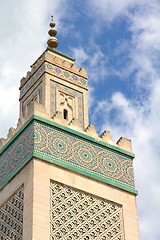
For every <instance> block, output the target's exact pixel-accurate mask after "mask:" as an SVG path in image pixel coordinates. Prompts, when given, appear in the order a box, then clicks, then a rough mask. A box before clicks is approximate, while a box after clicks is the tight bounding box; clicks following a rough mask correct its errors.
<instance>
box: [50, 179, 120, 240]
mask: <svg viewBox="0 0 160 240" xmlns="http://www.w3.org/2000/svg"><path fill="white" fill-rule="evenodd" d="M50 190H51V220H50V221H51V238H50V239H51V240H58V239H63V240H77V239H79V240H82V239H83V240H84V239H85V240H87V239H95V240H123V239H124V235H123V224H122V222H123V221H122V207H121V206H120V205H118V204H116V203H113V202H110V201H107V200H104V199H102V198H98V197H95V196H93V195H91V194H88V193H84V192H82V191H79V190H76V189H73V188H71V187H69V186H66V185H62V184H60V183H57V182H54V181H51V186H50Z"/></svg>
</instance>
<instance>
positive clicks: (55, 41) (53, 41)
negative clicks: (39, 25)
mask: <svg viewBox="0 0 160 240" xmlns="http://www.w3.org/2000/svg"><path fill="white" fill-rule="evenodd" d="M55 25H56V24H55V23H54V22H53V16H51V22H50V27H51V28H50V29H49V31H48V34H49V36H50V38H49V39H48V41H47V44H48V47H49V48H51V49H52V48H56V47H57V46H58V39H57V38H56V37H55V36H56V35H57V30H56V29H55V28H54V27H55Z"/></svg>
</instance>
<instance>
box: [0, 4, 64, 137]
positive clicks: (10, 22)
mask: <svg viewBox="0 0 160 240" xmlns="http://www.w3.org/2000/svg"><path fill="white" fill-rule="evenodd" d="M62 6H63V8H62ZM65 11H67V2H66V1H64V0H59V1H58V0H54V2H53V1H51V0H47V1H45V0H32V1H31V0H28V1H18V0H13V1H9V3H8V1H2V3H1V8H0V19H1V21H0V29H1V31H0V53H1V54H0V66H1V70H0V109H1V114H0V137H5V136H6V135H7V132H8V129H9V128H10V127H12V126H13V127H15V126H16V123H17V120H18V117H19V116H18V97H19V90H18V87H19V82H20V79H21V78H22V77H24V76H25V75H26V73H27V71H29V70H30V67H29V66H30V65H31V64H32V63H33V62H34V61H35V59H37V58H38V57H39V56H40V55H41V53H42V52H43V51H44V50H45V48H46V44H45V43H46V42H47V38H48V33H47V32H48V28H49V21H50V15H54V16H56V22H57V25H58V26H57V27H59V28H61V18H62V16H63V17H64V16H65ZM33 23H34V24H33ZM4 99H5V100H4ZM13 109H14V110H13Z"/></svg>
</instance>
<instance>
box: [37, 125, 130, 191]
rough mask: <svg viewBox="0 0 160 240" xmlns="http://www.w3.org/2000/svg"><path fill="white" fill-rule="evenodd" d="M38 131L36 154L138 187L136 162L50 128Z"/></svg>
mask: <svg viewBox="0 0 160 240" xmlns="http://www.w3.org/2000/svg"><path fill="white" fill-rule="evenodd" d="M34 128H35V130H34V133H35V139H34V144H35V145H34V149H35V151H37V152H40V153H43V154H45V155H48V156H51V157H52V158H55V159H57V160H59V161H65V162H67V163H68V164H70V165H77V166H79V167H80V168H81V169H85V170H87V171H88V172H95V173H96V174H97V175H99V176H101V175H103V176H106V177H108V178H110V179H113V180H115V181H120V182H123V183H124V184H127V185H128V186H131V187H134V176H133V165H132V163H133V161H132V160H131V159H130V158H128V157H127V156H124V155H122V154H120V153H116V152H114V151H111V150H109V149H106V148H104V147H102V146H100V145H99V146H98V145H96V144H93V143H91V142H88V141H86V140H84V139H82V138H79V137H77V136H73V135H71V134H69V133H68V132H65V131H61V130H59V129H56V128H53V127H50V126H47V125H42V124H40V123H35V127H34Z"/></svg>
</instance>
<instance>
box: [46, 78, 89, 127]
mask: <svg viewBox="0 0 160 240" xmlns="http://www.w3.org/2000/svg"><path fill="white" fill-rule="evenodd" d="M56 88H58V89H59V90H61V91H64V92H65V93H66V94H70V95H72V96H74V97H76V98H77V99H78V106H77V109H78V120H79V122H80V123H81V125H82V127H83V122H84V110H83V94H82V93H81V92H78V91H76V90H74V89H72V88H69V87H66V86H64V85H62V84H59V83H57V82H55V81H53V80H50V114H51V116H53V114H54V113H55V112H56V111H57V109H56V99H57V97H56Z"/></svg>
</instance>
